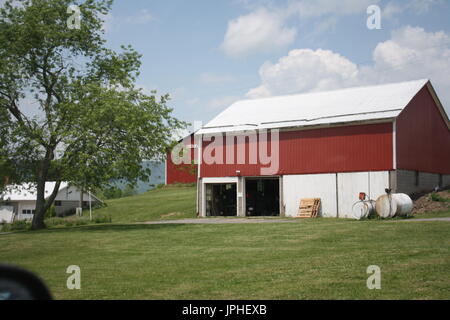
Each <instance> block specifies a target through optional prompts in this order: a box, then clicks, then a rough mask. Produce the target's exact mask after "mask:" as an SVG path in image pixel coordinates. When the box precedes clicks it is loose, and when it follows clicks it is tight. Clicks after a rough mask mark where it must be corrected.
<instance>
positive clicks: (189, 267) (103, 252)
mask: <svg viewBox="0 0 450 320" xmlns="http://www.w3.org/2000/svg"><path fill="white" fill-rule="evenodd" d="M188 194H189V192H188ZM186 196H188V195H186ZM166 205H167V206H170V205H169V204H166ZM155 210H156V209H155ZM155 212H156V211H155ZM155 215H157V214H156V213H155ZM0 248H1V250H0V261H2V262H8V263H13V264H16V265H19V266H23V267H25V268H28V269H30V270H32V271H34V272H36V273H37V274H38V275H39V276H41V277H42V278H43V279H44V280H45V281H46V282H47V283H48V284H49V286H50V288H51V291H52V292H53V294H54V296H55V297H56V298H58V299H450V223H448V222H414V221H380V220H374V221H349V220H337V219H312V220H302V221H300V222H299V223H287V224H286V223H278V224H277V223H266V224H225V225H181V224H175V225H173V224H172V225H125V224H124V225H115V224H112V225H96V226H82V227H73V228H61V229H49V230H44V231H38V232H18V233H14V234H6V235H0ZM69 265H78V266H80V267H81V290H68V289H67V288H66V279H67V277H68V276H69V275H68V274H66V273H65V271H66V268H67V267H68V266H69ZM369 265H378V266H379V267H380V268H381V273H382V274H381V276H382V279H381V286H382V289H381V290H368V289H367V287H366V279H367V277H368V275H367V274H366V269H367V267H368V266H369Z"/></svg>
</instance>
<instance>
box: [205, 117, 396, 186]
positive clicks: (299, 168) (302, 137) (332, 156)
mask: <svg viewBox="0 0 450 320" xmlns="http://www.w3.org/2000/svg"><path fill="white" fill-rule="evenodd" d="M392 139H393V138H392V123H382V124H370V125H358V126H345V127H334V128H321V129H311V130H298V131H283V132H280V144H279V148H280V149H279V150H280V152H279V154H280V159H279V161H280V162H279V170H278V172H277V174H279V175H284V174H308V173H334V172H355V171H378V170H380V171H381V170H392V169H393V155H392V149H393V145H392V142H393V141H392ZM208 144H209V142H204V143H203V151H204V150H205V147H206V146H207V145H208ZM249 147H251V145H250V144H249V142H248V141H247V142H246V164H240V165H239V164H210V165H208V164H206V163H205V162H204V161H203V162H202V166H201V170H200V174H201V176H202V177H226V176H236V170H240V172H241V173H240V174H241V175H242V176H260V175H261V173H260V169H261V167H267V166H263V165H261V164H260V163H259V162H258V163H257V164H249V163H248V151H249ZM235 153H236V151H235ZM269 155H270V152H269ZM223 158H224V163H225V159H226V152H224V156H223ZM235 158H236V154H235Z"/></svg>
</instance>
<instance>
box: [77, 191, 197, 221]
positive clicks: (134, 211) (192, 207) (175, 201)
mask: <svg viewBox="0 0 450 320" xmlns="http://www.w3.org/2000/svg"><path fill="white" fill-rule="evenodd" d="M195 197H196V187H195V186H177V185H174V186H166V187H163V188H158V189H155V190H151V191H148V192H145V193H142V194H139V195H136V196H131V197H125V198H120V199H114V200H107V201H106V204H107V207H105V208H101V209H98V210H95V213H99V214H109V215H111V217H112V222H113V223H127V222H141V221H150V220H161V219H164V220H165V219H180V218H195V217H196V200H195ZM85 214H88V212H86V211H85Z"/></svg>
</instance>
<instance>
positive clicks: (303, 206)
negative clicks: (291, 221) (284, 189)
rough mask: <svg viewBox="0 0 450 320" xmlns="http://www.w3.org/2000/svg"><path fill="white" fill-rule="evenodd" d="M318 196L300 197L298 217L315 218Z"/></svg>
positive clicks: (318, 206) (317, 210)
mask: <svg viewBox="0 0 450 320" xmlns="http://www.w3.org/2000/svg"><path fill="white" fill-rule="evenodd" d="M319 208H320V198H313V199H300V208H299V209H298V217H299V218H315V217H317V214H318V213H319Z"/></svg>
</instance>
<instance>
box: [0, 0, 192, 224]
mask: <svg viewBox="0 0 450 320" xmlns="http://www.w3.org/2000/svg"><path fill="white" fill-rule="evenodd" d="M74 4H75V5H77V6H78V7H79V8H80V11H81V21H80V25H79V26H80V28H79V29H77V28H69V27H68V24H67V20H68V19H69V18H71V17H70V16H71V14H70V13H68V7H69V6H70V5H74ZM111 5H112V0H84V1H74V0H22V1H13V0H6V2H5V3H4V5H3V6H2V7H1V8H0V135H1V136H0V180H1V181H0V187H1V185H2V184H5V183H6V182H8V181H14V182H25V181H28V182H29V181H32V182H34V183H35V185H36V188H37V202H36V214H35V215H34V218H33V222H32V228H33V229H40V228H44V227H45V224H44V215H45V212H46V210H47V209H48V208H49V207H50V206H51V204H52V203H53V201H54V199H55V196H56V194H57V191H58V188H59V185H60V183H61V181H69V182H70V183H72V184H74V185H77V186H85V187H86V186H89V187H101V186H103V185H104V184H105V183H107V182H108V181H110V180H111V179H126V180H128V181H135V180H137V179H147V178H148V176H149V173H150V172H148V171H146V170H143V169H142V167H141V163H142V161H143V160H145V159H155V158H158V157H162V156H163V154H164V152H165V150H166V148H167V147H168V146H169V145H170V143H171V142H172V141H171V136H172V132H173V130H176V129H179V128H181V127H183V126H184V123H182V122H180V121H178V120H177V119H175V118H174V117H173V115H172V109H170V108H169V107H168V106H167V101H168V96H167V95H164V96H161V97H156V96H155V95H156V92H152V93H151V95H146V94H144V93H143V91H142V90H139V89H137V88H136V86H135V81H136V77H137V76H138V75H139V69H140V58H141V56H140V55H139V54H138V53H137V52H136V51H134V50H133V49H132V48H131V47H129V46H128V47H122V48H121V50H120V51H119V52H116V51H114V50H111V49H108V48H107V47H106V45H105V40H104V31H103V29H102V26H103V21H102V18H101V17H104V16H105V15H106V14H107V13H108V11H109V10H110V8H111ZM50 180H52V181H56V182H57V183H56V186H55V189H54V190H53V192H52V194H51V195H50V197H48V199H46V195H45V191H44V190H45V182H46V181H50Z"/></svg>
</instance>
